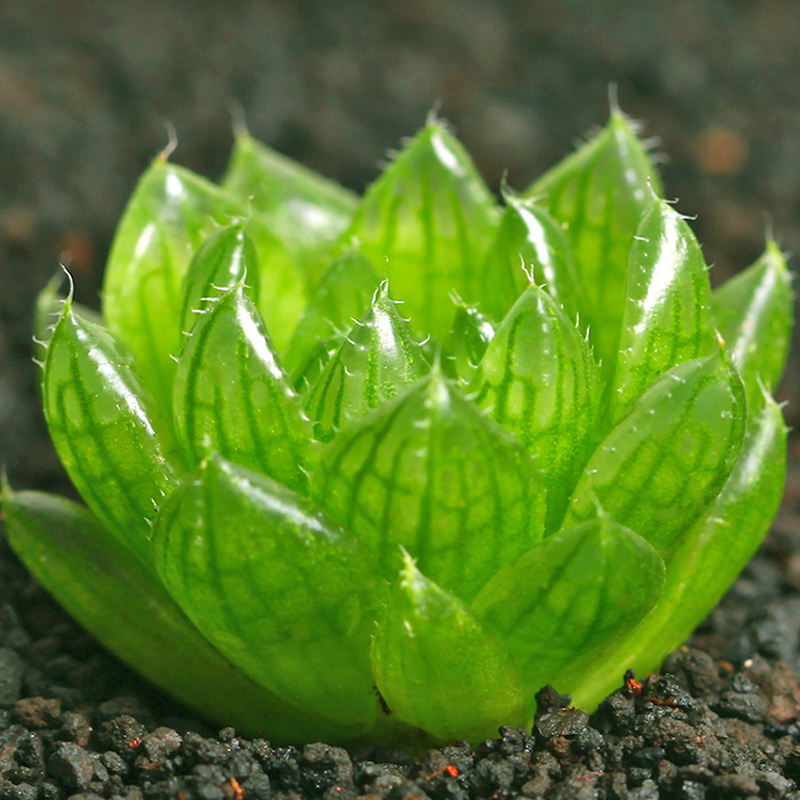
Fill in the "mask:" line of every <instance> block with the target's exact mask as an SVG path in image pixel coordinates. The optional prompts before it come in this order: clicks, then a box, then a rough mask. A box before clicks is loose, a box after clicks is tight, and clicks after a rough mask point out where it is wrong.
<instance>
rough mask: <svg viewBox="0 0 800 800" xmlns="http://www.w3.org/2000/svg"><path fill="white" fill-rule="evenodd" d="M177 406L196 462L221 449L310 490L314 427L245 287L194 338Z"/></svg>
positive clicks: (213, 310) (183, 361)
mask: <svg viewBox="0 0 800 800" xmlns="http://www.w3.org/2000/svg"><path fill="white" fill-rule="evenodd" d="M173 405H174V409H175V430H176V432H177V434H178V440H179V442H180V443H181V446H182V447H183V449H184V451H185V453H186V455H187V458H188V460H189V462H190V463H191V464H193V465H196V464H198V463H199V462H200V460H201V459H202V458H203V457H204V455H205V454H206V453H207V452H208V448H209V447H213V448H214V449H215V450H217V451H218V452H219V453H221V454H222V455H223V456H224V457H225V458H229V459H232V460H234V461H236V462H237V463H239V464H242V465H244V466H247V467H249V468H251V469H256V470H258V471H259V472H263V473H264V474H265V475H270V476H271V477H272V478H275V479H276V480H278V481H280V482H281V483H284V484H285V485H287V486H289V487H291V488H293V489H295V490H297V491H300V492H303V493H305V492H306V491H307V487H308V480H307V478H306V469H307V468H308V466H309V455H310V454H309V440H310V436H311V426H310V425H309V423H308V420H307V418H306V417H305V415H304V414H303V411H302V407H301V405H300V402H299V400H298V398H297V396H296V395H295V394H294V392H293V391H292V390H291V388H290V386H289V381H288V377H287V376H286V374H285V373H284V371H283V369H282V368H281V366H280V362H279V360H278V357H277V355H276V354H275V350H274V348H273V346H272V342H271V341H270V337H269V335H268V333H267V331H266V329H265V328H264V324H263V323H262V321H261V317H260V316H259V314H258V311H257V310H256V308H255V306H254V305H253V303H252V301H251V300H250V299H249V298H248V297H247V296H246V294H245V292H244V288H243V286H242V283H241V281H240V282H239V283H238V284H236V285H235V286H234V287H233V288H232V289H229V290H228V291H227V292H225V293H224V294H223V295H222V297H220V298H218V299H216V300H213V301H212V302H211V303H210V304H209V305H208V306H207V307H206V308H205V310H204V312H203V314H202V316H201V317H200V319H199V320H198V322H197V324H196V325H195V326H194V328H193V329H192V333H191V335H190V336H189V337H188V338H187V340H186V345H185V346H184V349H183V353H182V354H181V358H180V363H179V364H178V371H177V374H176V376H175V399H174V404H173Z"/></svg>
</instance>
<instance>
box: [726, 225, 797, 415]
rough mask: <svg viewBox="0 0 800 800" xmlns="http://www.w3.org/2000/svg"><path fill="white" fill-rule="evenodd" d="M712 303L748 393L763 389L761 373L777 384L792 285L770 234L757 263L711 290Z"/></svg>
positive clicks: (784, 351)
mask: <svg viewBox="0 0 800 800" xmlns="http://www.w3.org/2000/svg"><path fill="white" fill-rule="evenodd" d="M712 307H713V309H714V317H715V319H716V323H717V326H718V327H719V331H720V333H721V334H722V338H723V339H724V340H725V346H726V347H727V350H728V352H729V353H730V355H731V359H732V360H733V363H734V364H736V368H737V369H738V370H739V374H740V375H741V376H742V380H743V381H744V385H745V389H747V396H748V399H749V398H750V397H754V398H758V397H759V395H760V394H761V390H760V389H759V388H758V380H759V378H760V379H761V381H762V382H763V383H764V385H765V386H767V387H769V388H771V389H773V390H774V389H776V388H777V386H778V382H779V381H780V379H781V375H782V374H783V370H784V367H785V366H786V358H787V356H788V353H789V339H790V334H791V328H792V287H791V280H790V275H789V272H788V271H787V269H786V260H785V259H784V257H783V254H782V253H781V251H780V249H779V248H778V245H777V244H776V243H775V242H774V241H773V240H772V239H770V240H769V241H768V242H767V249H766V250H765V251H764V254H763V255H762V256H761V258H759V259H758V261H756V262H755V264H753V265H752V266H751V267H749V268H748V269H746V270H745V271H744V272H742V273H740V274H739V275H737V276H735V277H734V278H731V279H730V280H729V281H728V282H727V283H724V284H723V285H722V286H720V287H719V289H717V290H716V291H715V292H714V297H713V301H712Z"/></svg>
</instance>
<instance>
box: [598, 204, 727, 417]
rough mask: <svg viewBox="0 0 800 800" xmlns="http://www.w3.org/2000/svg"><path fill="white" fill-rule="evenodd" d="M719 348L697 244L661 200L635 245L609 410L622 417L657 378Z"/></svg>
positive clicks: (647, 219) (610, 413) (702, 260)
mask: <svg viewBox="0 0 800 800" xmlns="http://www.w3.org/2000/svg"><path fill="white" fill-rule="evenodd" d="M714 350H715V333H714V318H713V315H712V313H711V284H710V283H709V281H708V267H706V262H705V260H704V259H703V254H702V252H701V251H700V245H699V244H698V243H697V239H695V237H694V234H693V233H692V231H691V229H690V228H689V226H688V225H687V224H686V222H685V221H684V220H683V219H682V218H681V217H680V215H679V214H678V213H677V212H675V211H673V210H672V209H671V208H670V207H669V206H668V205H667V204H666V203H665V202H664V201H663V200H659V201H658V202H657V203H656V204H655V205H654V207H653V208H652V209H651V210H650V211H649V212H648V213H647V215H646V216H645V217H644V219H643V220H642V222H641V224H640V225H639V227H638V229H637V231H636V236H635V238H634V241H633V245H632V247H631V256H630V266H629V268H628V288H627V300H626V301H625V314H624V317H623V321H622V334H621V336H620V342H619V355H618V356H617V361H616V365H615V371H614V381H613V384H612V391H611V395H610V403H611V408H610V409H609V415H610V416H611V417H612V418H613V420H614V421H615V422H618V421H619V419H620V418H621V417H622V415H623V414H624V412H625V410H626V409H627V407H628V406H629V405H630V404H631V403H632V402H633V401H634V400H635V399H636V398H637V397H638V396H639V395H640V394H641V393H642V392H643V391H644V390H645V389H646V388H647V387H648V386H649V385H650V384H651V383H652V382H653V381H654V380H655V379H656V378H657V377H658V376H659V375H663V373H665V372H666V371H667V370H668V369H670V368H671V367H674V366H676V365H677V364H680V363H681V362H682V361H690V360H691V359H693V358H699V357H700V356H707V355H710V354H711V353H713V352H714Z"/></svg>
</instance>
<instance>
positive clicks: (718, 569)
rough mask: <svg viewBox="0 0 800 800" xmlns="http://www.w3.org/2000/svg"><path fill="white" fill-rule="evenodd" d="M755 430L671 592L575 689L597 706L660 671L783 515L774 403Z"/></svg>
mask: <svg viewBox="0 0 800 800" xmlns="http://www.w3.org/2000/svg"><path fill="white" fill-rule="evenodd" d="M760 409H761V410H760V411H759V412H758V414H757V415H756V416H755V417H754V418H753V419H751V420H750V421H749V422H748V430H747V434H746V436H745V439H744V442H743V444H742V450H741V452H740V454H739V458H738V460H737V462H736V466H735V467H734V469H733V472H732V473H731V476H730V478H728V481H727V483H726V484H725V486H724V487H723V489H722V491H721V492H720V494H719V496H718V497H717V499H716V500H715V501H714V503H713V504H712V506H711V507H710V508H709V510H708V511H707V513H706V514H705V515H704V516H703V517H702V518H701V519H700V520H698V521H697V522H696V523H695V525H694V526H693V527H692V529H691V530H690V531H689V533H688V534H687V535H686V537H685V539H684V541H683V542H682V543H681V545H680V547H679V548H678V549H677V550H676V552H675V554H674V555H673V556H672V557H671V559H670V560H669V562H668V564H667V581H666V585H665V587H664V591H663V593H662V595H661V597H660V598H659V600H658V602H657V603H656V605H655V606H654V608H653V610H652V611H651V612H650V613H649V614H648V615H647V616H646V617H645V618H644V620H643V621H642V622H641V623H640V624H639V626H638V627H636V628H635V629H633V630H632V631H630V632H629V634H628V635H627V636H626V637H625V638H624V639H623V640H622V641H621V642H620V643H619V644H618V645H617V646H615V648H614V649H613V650H612V651H611V653H609V655H608V657H607V658H605V659H603V660H602V661H599V662H597V663H596V664H594V665H593V667H592V669H591V671H590V672H589V673H588V675H587V676H585V677H584V678H583V679H582V680H579V681H578V682H577V684H576V685H575V686H572V687H571V688H570V692H571V693H572V695H573V699H574V701H575V702H576V703H578V704H579V705H580V706H582V707H584V708H594V707H595V706H596V705H597V703H598V702H600V701H601V700H602V699H603V698H604V697H605V696H606V695H607V694H608V693H609V692H611V691H613V690H614V689H615V688H616V687H617V686H618V685H619V678H620V676H621V675H623V674H624V673H625V671H626V670H628V669H631V668H635V669H636V671H637V672H638V674H639V675H646V674H647V673H649V672H652V671H654V670H656V669H658V667H659V665H660V664H661V660H662V659H663V658H664V656H665V655H666V654H667V653H670V652H672V651H673V650H675V649H676V648H677V647H678V646H679V645H680V644H681V642H683V640H684V639H685V638H686V637H687V636H688V635H689V634H690V633H691V632H692V631H693V630H694V629H695V627H696V626H697V625H699V624H700V622H702V620H703V619H705V617H706V616H707V615H708V614H709V613H710V612H711V610H712V609H713V608H714V606H716V604H717V603H718V602H719V601H720V599H721V598H722V596H723V595H724V594H725V592H726V591H727V590H728V588H729V586H730V585H731V583H733V581H734V579H735V578H736V576H737V575H738V574H739V572H740V571H741V570H742V569H743V568H744V565H745V564H746V563H747V562H748V561H749V559H750V557H751V556H752V555H753V553H754V552H755V551H756V548H757V547H758V545H759V544H760V543H761V540H762V539H763V538H764V535H765V534H766V532H767V530H768V529H769V526H770V523H771V522H772V518H773V517H774V515H775V513H776V512H777V510H778V506H779V505H780V501H781V494H782V493H783V485H784V477H785V473H786V429H785V426H784V423H783V416H782V415H781V411H780V409H779V407H778V406H777V405H776V404H775V402H774V401H772V400H771V399H770V398H769V397H766V398H765V401H764V402H763V403H762V404H761V406H760Z"/></svg>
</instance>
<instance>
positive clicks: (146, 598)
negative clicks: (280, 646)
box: [2, 485, 341, 744]
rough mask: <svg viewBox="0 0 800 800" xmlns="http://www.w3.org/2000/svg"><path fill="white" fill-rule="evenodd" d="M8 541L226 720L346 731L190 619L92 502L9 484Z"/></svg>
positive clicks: (114, 638)
mask: <svg viewBox="0 0 800 800" xmlns="http://www.w3.org/2000/svg"><path fill="white" fill-rule="evenodd" d="M2 499H3V514H4V517H5V521H6V530H7V534H8V541H9V544H10V545H11V547H12V548H13V550H14V552H15V553H16V554H17V555H18V556H19V558H20V559H21V560H22V562H23V563H24V564H25V565H26V566H27V567H28V569H30V570H31V572H32V573H33V575H34V577H35V578H36V580H37V581H39V583H41V584H42V586H44V588H45V589H46V590H47V591H48V592H50V594H52V595H53V597H55V599H56V600H57V601H58V602H59V603H60V604H61V605H62V606H64V608H65V609H66V610H67V612H68V613H69V614H70V615H71V616H73V617H74V618H75V619H76V620H77V621H78V622H79V623H80V624H81V625H82V626H83V627H84V628H86V630H88V631H89V632H90V633H91V634H92V635H93V636H95V637H96V638H97V639H99V640H100V641H101V642H102V643H103V645H104V646H105V647H107V648H108V649H109V650H111V651H112V652H113V653H114V654H115V655H117V656H118V657H119V658H121V659H122V660H123V661H125V662H127V663H128V664H130V666H132V667H133V668H134V669H136V670H137V671H138V672H139V673H141V674H142V675H143V676H144V677H145V678H147V679H148V680H151V681H153V683H155V684H157V685H158V686H160V687H161V688H163V689H165V690H166V691H167V692H169V693H170V694H172V695H173V696H175V697H177V698H179V699H180V700H182V701H184V702H185V703H188V704H189V705H190V706H192V707H193V708H195V709H196V710H197V711H199V712H200V713H201V714H202V715H203V716H205V717H209V718H211V719H213V720H215V721H216V722H217V723H218V724H226V725H231V724H233V725H235V726H236V729H237V730H238V731H241V732H242V733H244V734H245V735H247V736H265V735H269V737H270V738H271V740H272V741H273V742H276V741H277V742H283V743H295V744H301V743H303V742H307V741H311V740H317V739H319V738H323V739H324V740H325V741H330V739H331V738H335V737H338V736H339V735H341V730H340V728H339V727H338V726H336V725H334V724H332V723H328V722H326V721H324V720H322V719H320V718H319V717H317V716H316V715H311V714H307V713H305V712H302V711H300V710H299V709H297V708H295V707H293V706H290V705H289V704H288V703H286V702H285V701H283V700H281V699H280V698H278V697H276V696H275V695H272V694H270V693H269V692H267V691H266V690H265V689H263V688H262V687H260V686H259V685H258V684H256V683H254V682H253V681H252V680H251V679H250V678H248V677H247V676H245V675H244V674H243V673H242V672H240V671H239V670H238V669H236V667H234V666H233V665H232V664H231V663H230V662H229V661H227V660H226V659H225V658H224V657H223V656H222V655H220V653H219V652H218V651H217V650H215V649H214V648H213V647H212V646H211V645H210V644H209V643H208V641H207V640H206V639H205V638H204V637H203V636H202V635H201V634H200V633H199V632H198V631H197V629H196V628H195V627H194V626H193V625H192V624H191V622H189V620H188V619H187V618H186V616H185V615H184V613H183V612H182V611H181V610H180V609H179V608H178V606H177V605H176V604H175V602H174V600H173V599H172V598H171V597H170V596H169V595H168V594H167V592H166V591H165V590H164V587H163V586H161V584H160V583H159V582H158V581H156V580H155V579H154V578H153V577H152V575H151V574H150V573H149V572H148V571H147V570H145V569H144V568H143V567H142V566H141V565H140V564H139V563H138V561H136V560H135V559H132V558H131V557H130V553H129V552H128V551H127V550H126V549H125V548H124V547H122V546H121V545H120V544H118V543H117V542H115V541H114V539H112V538H111V537H109V535H108V533H107V532H106V531H105V530H104V529H103V527H102V526H101V525H100V524H99V523H98V521H97V519H96V518H95V517H94V516H93V515H92V514H91V512H89V511H88V510H87V509H85V508H83V507H82V506H79V505H77V503H73V502H71V501H69V500H66V499H64V498H61V497H54V496H52V495H47V494H42V493H39V492H21V493H19V494H18V493H15V492H12V491H11V489H10V488H9V487H8V485H5V486H4V487H3V495H2Z"/></svg>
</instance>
